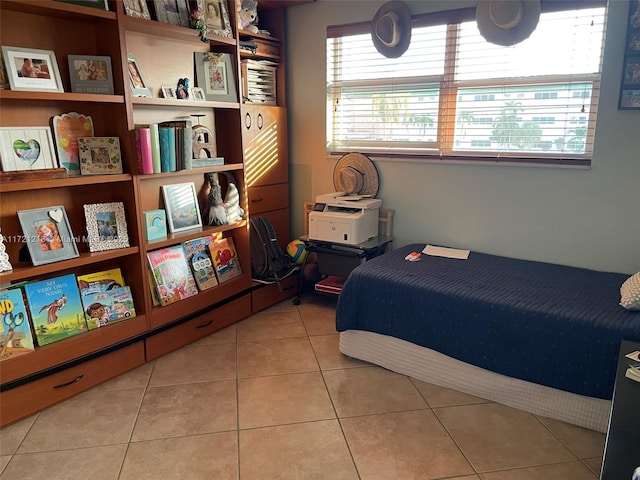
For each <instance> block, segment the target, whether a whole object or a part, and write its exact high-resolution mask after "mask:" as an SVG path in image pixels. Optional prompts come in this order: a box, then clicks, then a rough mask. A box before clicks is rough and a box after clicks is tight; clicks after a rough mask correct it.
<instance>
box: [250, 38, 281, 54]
mask: <svg viewBox="0 0 640 480" xmlns="http://www.w3.org/2000/svg"><path fill="white" fill-rule="evenodd" d="M253 41H254V42H256V45H258V49H257V50H256V55H258V56H260V55H273V56H275V57H279V56H280V44H279V43H277V42H272V41H269V40H263V39H262V38H254V39H253Z"/></svg>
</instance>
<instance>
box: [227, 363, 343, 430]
mask: <svg viewBox="0 0 640 480" xmlns="http://www.w3.org/2000/svg"><path fill="white" fill-rule="evenodd" d="M238 411H239V417H240V419H239V420H240V421H239V424H240V428H255V427H266V426H272V425H282V424H287V423H297V422H309V421H313V420H326V419H330V418H336V415H335V412H334V410H333V406H332V405H331V400H330V399H329V394H328V393H327V389H326V388H325V386H324V381H323V380H322V375H320V373H319V372H309V373H294V374H289V375H274V376H270V377H257V378H247V379H240V380H239V381H238Z"/></svg>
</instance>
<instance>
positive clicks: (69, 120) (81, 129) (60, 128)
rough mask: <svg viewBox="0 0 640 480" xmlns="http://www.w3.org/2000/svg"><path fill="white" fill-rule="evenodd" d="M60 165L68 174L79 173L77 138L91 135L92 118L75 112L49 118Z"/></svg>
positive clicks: (75, 174)
mask: <svg viewBox="0 0 640 480" xmlns="http://www.w3.org/2000/svg"><path fill="white" fill-rule="evenodd" d="M51 121H52V123H53V135H54V137H55V144H56V151H57V152H58V160H59V161H60V166H61V167H63V168H65V169H66V170H67V173H68V174H69V175H70V176H77V175H80V151H79V146H78V139H79V138H82V137H93V119H92V118H91V117H90V116H89V115H83V114H81V113H77V112H70V113H63V114H62V115H56V116H55V117H53V118H52V119H51Z"/></svg>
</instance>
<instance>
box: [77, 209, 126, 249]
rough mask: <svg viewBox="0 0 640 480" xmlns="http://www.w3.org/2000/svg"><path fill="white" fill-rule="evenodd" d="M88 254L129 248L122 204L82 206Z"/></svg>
mask: <svg viewBox="0 0 640 480" xmlns="http://www.w3.org/2000/svg"><path fill="white" fill-rule="evenodd" d="M84 217H85V221H86V224H87V243H88V244H89V251H90V252H102V251H104V250H116V249H119V248H127V247H129V232H128V231H127V221H126V218H125V214H124V203H123V202H110V203H90V204H87V205H84Z"/></svg>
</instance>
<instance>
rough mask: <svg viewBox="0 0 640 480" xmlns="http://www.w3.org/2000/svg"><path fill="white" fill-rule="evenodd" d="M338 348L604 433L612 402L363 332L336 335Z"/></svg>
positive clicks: (470, 393) (410, 374)
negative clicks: (516, 376) (502, 372)
mask: <svg viewBox="0 0 640 480" xmlns="http://www.w3.org/2000/svg"><path fill="white" fill-rule="evenodd" d="M340 351H341V352H342V353H344V354H345V355H348V356H350V357H354V358H358V359H360V360H365V361H367V362H371V363H374V364H376V365H380V366H381V367H384V368H386V369H388V370H392V371H394V372H397V373H401V374H404V375H408V376H410V377H413V378H416V379H418V380H422V381H424V382H428V383H433V384H435V385H440V386H441V387H447V388H451V389H454V390H458V391H460V392H464V393H467V394H469V395H474V396H476V397H481V398H485V399H487V400H491V401H494V402H498V403H502V404H504V405H508V406H510V407H514V408H518V409H520V410H524V411H527V412H530V413H534V414H536V415H541V416H543V417H549V418H554V419H557V420H561V421H563V422H567V423H571V424H573V425H578V426H580V427H584V428H588V429H591V430H597V431H599V432H606V431H607V426H608V424H609V414H610V410H611V401H609V400H603V399H601V398H592V397H585V396H582V395H577V394H575V393H569V392H565V391H562V390H558V389H555V388H551V387H545V386H542V385H538V384H535V383H531V382H527V381H524V380H519V379H517V378H512V377H507V376H505V375H501V374H499V373H495V372H491V371H489V370H485V369H483V368H479V367H476V366H474V365H470V364H468V363H465V362H461V361H460V360H456V359H454V358H451V357H448V356H446V355H443V354H441V353H438V352H436V351H435V350H431V349H428V348H424V347H420V346H418V345H415V344H413V343H410V342H407V341H405V340H400V339H398V338H395V337H390V336H387V335H381V334H378V333H372V332H366V331H362V330H347V331H345V332H341V333H340Z"/></svg>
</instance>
